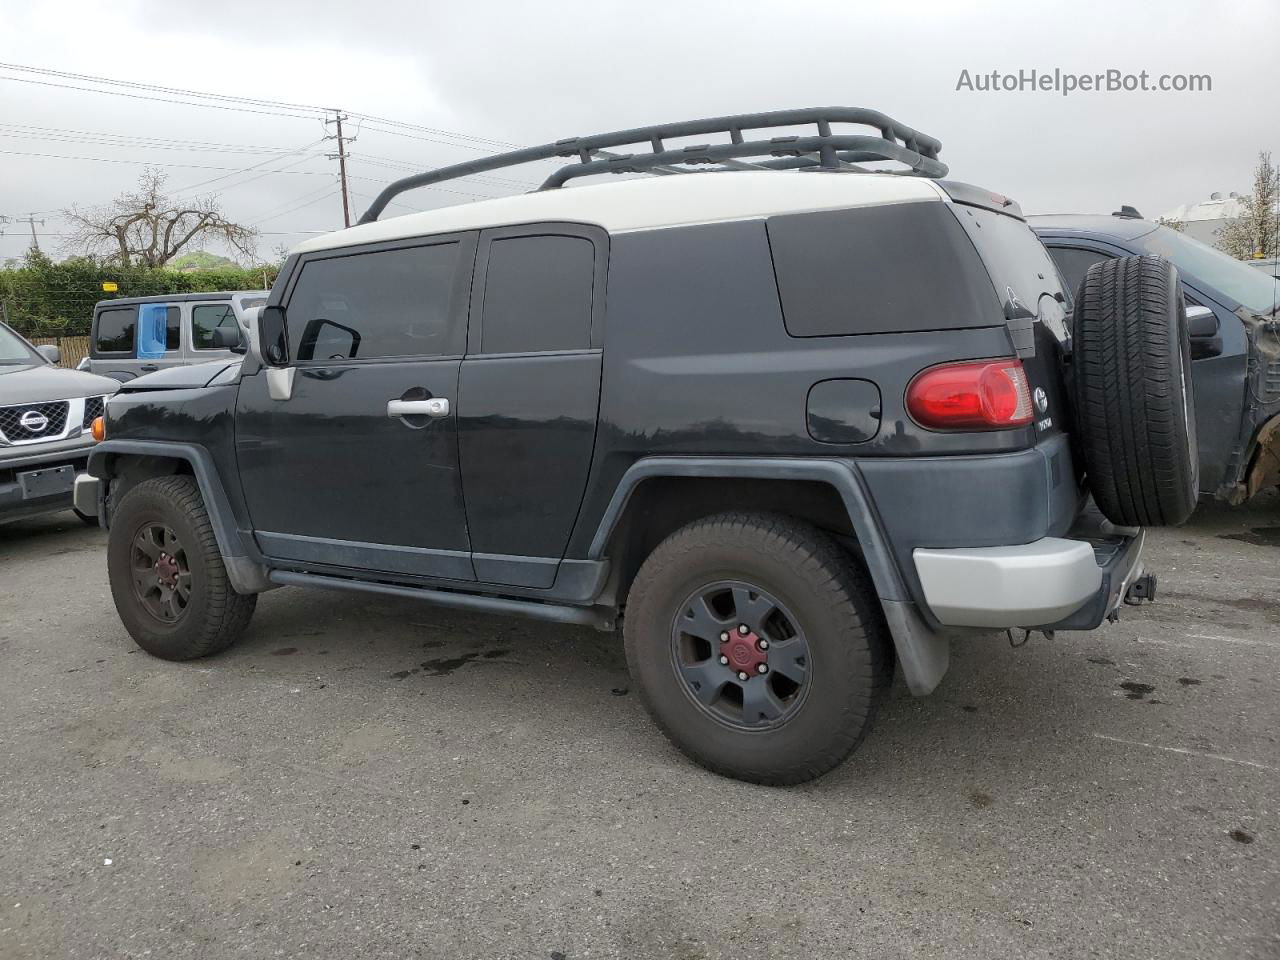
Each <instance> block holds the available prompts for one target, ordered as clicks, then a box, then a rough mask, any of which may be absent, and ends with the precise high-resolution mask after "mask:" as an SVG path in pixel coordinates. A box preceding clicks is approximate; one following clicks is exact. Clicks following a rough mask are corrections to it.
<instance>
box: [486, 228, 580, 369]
mask: <svg viewBox="0 0 1280 960" xmlns="http://www.w3.org/2000/svg"><path fill="white" fill-rule="evenodd" d="M594 277H595V246H594V245H593V244H592V243H591V241H590V240H584V239H582V238H581V237H513V238H511V239H508V240H495V241H494V242H493V244H492V245H491V246H490V247H489V270H488V273H487V275H486V277H485V287H484V323H483V328H482V329H483V331H484V332H483V334H482V337H481V340H482V342H481V350H482V351H483V352H485V353H529V352H533V351H538V350H581V349H585V348H586V347H589V346H590V345H591V287H592V282H593V280H594Z"/></svg>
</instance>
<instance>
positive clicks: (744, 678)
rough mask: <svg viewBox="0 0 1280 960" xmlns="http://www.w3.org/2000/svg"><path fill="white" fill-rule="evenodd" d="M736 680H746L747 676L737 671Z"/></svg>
mask: <svg viewBox="0 0 1280 960" xmlns="http://www.w3.org/2000/svg"><path fill="white" fill-rule="evenodd" d="M738 679H739V680H746V679H747V675H746V674H745V673H744V672H743V671H741V670H739V671H738Z"/></svg>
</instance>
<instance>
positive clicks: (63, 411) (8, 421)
mask: <svg viewBox="0 0 1280 960" xmlns="http://www.w3.org/2000/svg"><path fill="white" fill-rule="evenodd" d="M68 406H69V404H68V403H67V401H66V400H54V401H53V402H52V403H22V404H18V405H16V406H12V407H0V436H3V437H4V439H5V440H7V441H9V442H10V443H21V442H22V441H23V440H39V439H41V438H42V437H56V436H58V435H59V434H61V433H62V431H63V430H65V429H66V428H67V407H68ZM31 414H36V416H34V417H33V416H31ZM23 417H26V418H27V420H28V423H30V422H31V421H33V420H34V421H35V422H36V424H37V425H36V426H35V427H34V428H33V427H32V426H29V425H24V424H23V422H22V420H23ZM40 418H43V419H44V423H43V424H40V423H39V420H40Z"/></svg>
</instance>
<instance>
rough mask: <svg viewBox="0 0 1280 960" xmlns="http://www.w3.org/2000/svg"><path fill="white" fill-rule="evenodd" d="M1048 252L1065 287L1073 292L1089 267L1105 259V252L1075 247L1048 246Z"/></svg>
mask: <svg viewBox="0 0 1280 960" xmlns="http://www.w3.org/2000/svg"><path fill="white" fill-rule="evenodd" d="M1049 253H1051V254H1052V255H1053V262H1054V263H1056V264H1057V265H1058V269H1059V270H1061V271H1062V277H1063V279H1064V280H1065V281H1066V284H1067V289H1068V290H1070V291H1072V292H1073V293H1074V292H1075V291H1076V290H1079V289H1080V281H1081V280H1083V279H1084V275H1085V273H1087V272H1088V270H1089V268H1090V267H1092V266H1093V265H1094V264H1095V263H1097V262H1098V261H1099V260H1106V259H1107V255H1106V254H1105V253H1098V251H1096V250H1079V249H1076V248H1075V247H1050V248H1049Z"/></svg>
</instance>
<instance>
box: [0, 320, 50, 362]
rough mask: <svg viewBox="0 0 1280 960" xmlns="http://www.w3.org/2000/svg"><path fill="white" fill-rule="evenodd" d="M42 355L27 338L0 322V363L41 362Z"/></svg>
mask: <svg viewBox="0 0 1280 960" xmlns="http://www.w3.org/2000/svg"><path fill="white" fill-rule="evenodd" d="M40 362H42V361H41V360H40V355H39V354H38V353H36V352H35V351H34V350H32V349H31V348H30V347H28V346H27V343H26V341H25V340H23V339H22V338H21V337H20V336H18V335H17V334H16V333H14V332H13V331H12V330H10V329H9V328H8V327H6V326H4V325H3V324H0V363H6V364H8V363H40Z"/></svg>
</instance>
